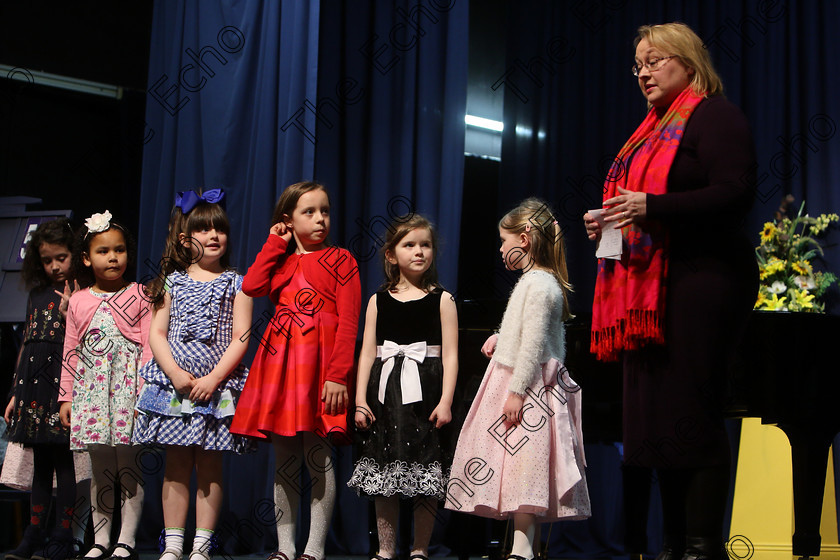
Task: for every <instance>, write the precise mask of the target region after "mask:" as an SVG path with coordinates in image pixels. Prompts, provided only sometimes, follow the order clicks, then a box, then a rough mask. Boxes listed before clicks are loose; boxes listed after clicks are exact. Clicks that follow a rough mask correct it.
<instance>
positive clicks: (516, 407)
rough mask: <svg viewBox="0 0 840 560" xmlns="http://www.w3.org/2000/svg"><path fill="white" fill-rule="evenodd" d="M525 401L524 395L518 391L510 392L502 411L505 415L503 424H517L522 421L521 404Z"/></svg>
mask: <svg viewBox="0 0 840 560" xmlns="http://www.w3.org/2000/svg"><path fill="white" fill-rule="evenodd" d="M524 402H525V397H523V396H522V395H520V394H518V393H510V394H509V395H508V398H507V400H506V401H505V406H504V408H503V409H502V412H503V413H504V415H505V424H506V425H508V426H518V425H519V423H520V422H521V421H522V404H523V403H524Z"/></svg>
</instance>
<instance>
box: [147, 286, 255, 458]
mask: <svg viewBox="0 0 840 560" xmlns="http://www.w3.org/2000/svg"><path fill="white" fill-rule="evenodd" d="M166 288H167V290H168V291H169V295H170V296H171V298H172V305H171V307H170V311H169V334H168V336H167V340H168V341H169V347H170V349H171V350H172V357H173V358H174V359H175V363H177V364H178V366H180V367H181V368H183V369H184V370H186V371H188V372H190V373H192V374H193V375H194V376H195V377H196V378H201V377H203V376H205V375H207V374H208V373H210V372H211V371H212V370H213V367H215V365H216V364H217V363H218V362H219V359H220V358H221V357H222V354H224V352H225V350H227V347H228V346H229V345H230V342H231V337H232V331H233V300H234V297H235V295H236V293H237V292H240V291H241V290H242V276H240V275H239V274H237V273H236V272H234V271H232V270H229V271H226V272H225V273H223V274H222V275H221V276H219V277H218V278H216V279H215V280H212V281H210V282H199V281H196V280H193V279H192V278H190V277H189V275H187V274H186V273H184V272H175V273H173V274H171V275H169V276H168V277H167V279H166ZM247 375H248V370H247V368H246V367H245V365H244V364H239V365H238V366H237V368H236V369H235V370H234V371H233V372H232V373H231V374H230V375H229V376H228V377H227V379H225V380H224V381H223V382H222V383H221V384H220V385H219V387H218V388H217V389H216V392H215V393H214V394H213V397H212V398H211V399H210V400H209V401H208V402H203V403H198V402H195V403H194V402H191V401H190V400H189V398H188V396H189V395H182V394H179V393H177V392H176V391H175V388H174V387H173V386H172V382H171V381H170V380H169V377H167V375H166V374H165V373H164V372H163V370H162V369H160V367H159V366H158V364H157V361H155V360H154V359H152V360H149V362H148V363H146V365H145V366H143V368H142V369H141V370H140V376H141V377H142V378H143V379H145V380H146V384H145V385H144V386H143V391H142V392H141V394H140V397H139V398H138V400H137V411H138V412H139V415H138V418H137V420H136V421H135V425H134V434H133V435H132V440H133V441H134V442H135V443H153V444H161V445H184V446H191V445H195V446H198V447H201V448H203V449H208V450H216V451H236V452H237V453H242V452H246V451H250V450H252V449H253V448H254V444H253V443H252V442H250V441H249V440H247V439H246V438H243V437H241V436H236V435H232V434H231V433H230V429H229V428H230V423H231V421H232V420H233V413H234V412H235V410H236V402H237V401H238V400H239V395H240V393H241V392H242V387H243V386H244V385H245V378H246V377H247Z"/></svg>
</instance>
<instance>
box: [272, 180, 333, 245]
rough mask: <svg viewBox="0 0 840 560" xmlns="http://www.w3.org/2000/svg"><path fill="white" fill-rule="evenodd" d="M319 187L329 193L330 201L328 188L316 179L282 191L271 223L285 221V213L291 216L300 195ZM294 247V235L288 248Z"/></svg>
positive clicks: (328, 195) (296, 184)
mask: <svg viewBox="0 0 840 560" xmlns="http://www.w3.org/2000/svg"><path fill="white" fill-rule="evenodd" d="M319 189H320V190H322V191H324V194H326V195H327V202H329V200H330V193H328V192H327V188H326V187H325V186H324V185H322V184H321V183H316V182H315V181H301V182H300V183H295V184H293V185H289V186H288V187H286V188H285V189H284V190H283V192H282V193H280V198H279V199H277V205H276V206H275V207H274V214H272V216H271V225H272V226H273V225H274V224H279V223H281V222H283V216H284V215H286V216H289V217H291V216H292V213H293V212H294V211H295V208H297V203H298V200H300V197H301V196H303V195H305V194H306V193H308V192H312V191H317V190H319ZM327 244H328V243H327ZM294 248H295V238H294V236H292V239H291V240H289V247H288V250H289V251H293V250H294Z"/></svg>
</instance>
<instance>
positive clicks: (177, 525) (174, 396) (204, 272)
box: [133, 189, 253, 560]
mask: <svg viewBox="0 0 840 560" xmlns="http://www.w3.org/2000/svg"><path fill="white" fill-rule="evenodd" d="M193 194H194V193H192V192H189V193H186V194H184V193H179V195H178V197H177V199H176V202H175V208H173V210H172V219H171V220H170V228H169V235H168V237H167V243H166V249H165V251H164V253H163V259H162V263H163V267H164V273H165V274H166V276H165V282H164V277H163V276H160V277H158V278H157V279H155V281H154V282H153V283H152V285H151V286H150V289H149V291H150V295H151V296H152V297H153V298H155V299H154V301H155V303H154V315H153V317H152V328H151V331H150V334H149V344H150V345H151V347H152V352H153V353H154V359H153V360H150V361H149V362H148V363H147V364H146V365H145V366H144V367H143V369H142V370H141V371H140V375H141V376H142V377H143V379H145V380H146V384H145V386H144V388H143V392H142V394H141V395H140V398H139V399H138V401H137V410H138V411H139V416H138V418H137V422H136V425H135V429H134V436H133V438H134V441H135V443H156V444H160V445H165V446H166V474H165V477H164V482H163V521H164V524H165V527H166V528H165V529H164V533H165V543H166V545H165V550H164V553H163V556H161V559H163V560H178V559H179V558H181V553H182V551H183V549H184V526H185V525H186V520H187V509H188V507H189V502H190V498H189V490H190V477H191V475H192V471H193V469H195V471H196V476H197V489H196V531H195V541H194V543H193V547H192V553H191V554H190V558H193V559H194V560H201V559H207V558H209V553H210V538H211V536H212V534H213V529H214V528H215V526H216V520H217V518H218V515H219V511H220V510H221V506H222V453H221V451H231V450H234V451H239V452H242V451H245V450H246V449H247V448H248V447H249V445H248V443H247V442H246V440H245V438H242V437H239V436H232V435H231V434H230V431H229V429H230V422H231V420H232V418H233V412H234V409H235V406H236V401H237V400H238V398H239V393H240V392H241V391H242V386H243V385H244V383H245V377H246V375H247V370H246V368H245V366H244V365H243V364H242V363H241V361H240V360H242V356H244V355H245V352H246V350H247V349H248V338H247V337H246V336H245V333H246V332H247V330H248V327H249V326H250V324H251V310H252V307H253V302H252V300H251V298H250V297H248V296H246V295H245V294H243V293H241V289H242V276H240V275H239V274H237V273H236V272H235V271H234V270H233V269H231V268H230V265H229V258H228V254H227V247H228V234H229V232H230V225H229V222H228V217H227V214H226V213H225V211H224V209H222V207H221V206H220V205H219V204H218V203H209V202H205V201H203V200H202V201H200V202H198V203H197V205H195V207H194V208H193V207H192V204H191V202H192V201H191V199H198V195H195V196H193ZM211 194H218V195H219V196H218V197H215V196H214V197H213V198H212V199H213V200H216V201H217V202H221V197H223V196H224V193H223V192H221V191H220V190H219V189H213V190H211V191H208V192H207V193H205V195H202V196H205V197H208V198H209V196H208V195H211ZM164 289H165V292H164V291H163V290H164ZM156 296H157V297H156Z"/></svg>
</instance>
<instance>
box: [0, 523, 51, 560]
mask: <svg viewBox="0 0 840 560" xmlns="http://www.w3.org/2000/svg"><path fill="white" fill-rule="evenodd" d="M43 544H44V532H43V531H41V526H40V525H29V526H28V527H27V528H26V530H25V531H24V532H23V540H21V541H20V544H19V545H18V547H17V548H16V549H14V550H12V551H10V552H7V553H6V560H29V559H30V558H32V554H34V552H35V551H36V550H38V549H40V548H41V547H42V546H43Z"/></svg>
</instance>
